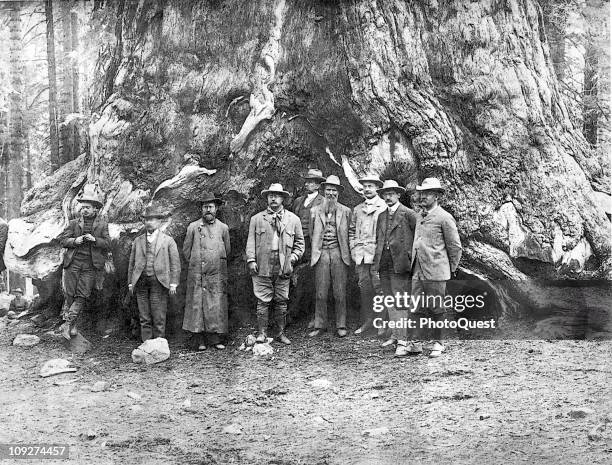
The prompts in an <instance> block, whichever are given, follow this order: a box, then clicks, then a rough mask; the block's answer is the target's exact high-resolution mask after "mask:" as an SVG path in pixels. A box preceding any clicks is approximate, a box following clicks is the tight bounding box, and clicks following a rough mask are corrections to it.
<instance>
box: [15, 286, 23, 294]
mask: <svg viewBox="0 0 612 465" xmlns="http://www.w3.org/2000/svg"><path fill="white" fill-rule="evenodd" d="M15 292H19V293H20V294H23V289H21V288H20V287H18V288H16V289H13V294H14V293H15Z"/></svg>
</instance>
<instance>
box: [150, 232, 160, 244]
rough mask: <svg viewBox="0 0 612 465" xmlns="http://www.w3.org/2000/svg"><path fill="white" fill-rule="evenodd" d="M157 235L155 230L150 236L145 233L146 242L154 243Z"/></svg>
mask: <svg viewBox="0 0 612 465" xmlns="http://www.w3.org/2000/svg"><path fill="white" fill-rule="evenodd" d="M158 235H159V229H156V230H155V231H153V232H152V233H151V234H149V233H147V241H149V243H153V242H155V240H156V239H157V236H158Z"/></svg>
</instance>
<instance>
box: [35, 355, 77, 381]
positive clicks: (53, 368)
mask: <svg viewBox="0 0 612 465" xmlns="http://www.w3.org/2000/svg"><path fill="white" fill-rule="evenodd" d="M75 371H77V369H76V367H74V366H72V364H71V362H70V361H68V360H66V359H63V358H54V359H51V360H48V361H46V362H45V363H44V364H43V366H42V368H41V369H40V376H42V377H43V378H46V377H47V376H52V375H58V374H60V373H72V372H75Z"/></svg>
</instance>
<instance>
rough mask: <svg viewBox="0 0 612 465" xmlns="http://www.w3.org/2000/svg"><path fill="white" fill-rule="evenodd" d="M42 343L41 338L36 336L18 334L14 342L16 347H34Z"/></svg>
mask: <svg viewBox="0 0 612 465" xmlns="http://www.w3.org/2000/svg"><path fill="white" fill-rule="evenodd" d="M39 342H40V338H39V337H38V336H36V335H34V334H18V335H17V336H16V337H15V339H14V340H13V345H14V346H20V347H32V346H35V345H36V344H38V343H39Z"/></svg>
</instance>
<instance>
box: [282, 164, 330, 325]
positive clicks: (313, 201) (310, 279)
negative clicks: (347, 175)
mask: <svg viewBox="0 0 612 465" xmlns="http://www.w3.org/2000/svg"><path fill="white" fill-rule="evenodd" d="M323 181H325V178H324V177H323V173H322V172H321V171H320V170H318V169H314V168H311V169H309V170H308V173H306V176H304V190H305V195H302V196H300V197H298V198H296V199H295V201H294V202H293V206H292V208H291V211H292V212H293V213H295V214H296V215H297V216H298V218H299V219H300V221H301V222H302V231H303V232H304V255H302V259H301V260H300V263H303V264H309V262H310V251H311V245H310V210H311V209H312V208H313V207H316V206H317V205H320V204H321V203H322V202H323V195H321V193H320V192H319V188H320V187H321V183H322V182H323ZM300 268H301V271H300V273H299V278H300V280H299V284H298V285H297V286H296V287H295V288H294V291H293V295H292V296H291V299H290V306H291V309H290V310H289V314H290V315H296V314H297V313H298V309H301V310H302V311H305V313H307V314H310V313H313V312H312V310H313V308H314V299H313V298H312V296H313V295H314V276H313V273H312V268H310V266H308V265H306V266H304V265H301V266H300ZM313 326H314V319H312V320H311V321H310V322H309V328H311V327H313Z"/></svg>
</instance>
